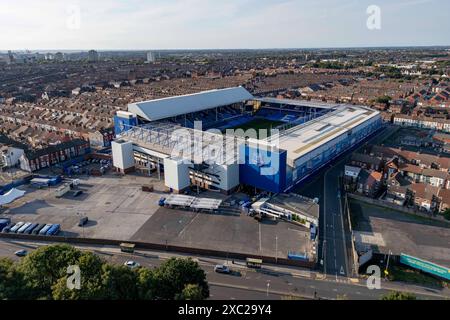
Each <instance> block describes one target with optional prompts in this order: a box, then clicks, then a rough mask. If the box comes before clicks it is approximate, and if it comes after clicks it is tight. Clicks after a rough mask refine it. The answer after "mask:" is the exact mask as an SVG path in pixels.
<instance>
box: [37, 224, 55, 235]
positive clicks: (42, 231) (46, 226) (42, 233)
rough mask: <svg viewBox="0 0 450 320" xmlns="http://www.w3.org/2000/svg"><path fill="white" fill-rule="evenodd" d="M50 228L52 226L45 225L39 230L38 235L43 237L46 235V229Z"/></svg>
mask: <svg viewBox="0 0 450 320" xmlns="http://www.w3.org/2000/svg"><path fill="white" fill-rule="evenodd" d="M51 226H52V225H51V224H46V225H45V226H44V227H43V228H42V229H41V231H39V234H40V235H41V236H43V235H45V234H46V233H47V231H48V229H50V227H51Z"/></svg>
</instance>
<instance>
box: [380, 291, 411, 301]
mask: <svg viewBox="0 0 450 320" xmlns="http://www.w3.org/2000/svg"><path fill="white" fill-rule="evenodd" d="M381 300H416V296H415V295H413V294H412V293H408V292H400V291H392V292H390V293H388V294H386V295H384V296H382V297H381Z"/></svg>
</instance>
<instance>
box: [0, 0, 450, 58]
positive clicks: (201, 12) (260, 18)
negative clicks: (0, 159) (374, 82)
mask: <svg viewBox="0 0 450 320" xmlns="http://www.w3.org/2000/svg"><path fill="white" fill-rule="evenodd" d="M373 6H376V7H373ZM374 8H375V9H374ZM368 9H369V11H368ZM449 12H450V1H448V0H369V1H367V0H309V1H306V0H278V1H277V0H67V1H66V0H0V50H25V49H29V50H37V49H47V50H55V49H61V50H62V49H65V50H78V49H82V50H89V49H96V50H157V49H258V48H330V47H333V48H334V47H378V46H432V45H450V18H449V16H448V13H449ZM368 22H369V25H368Z"/></svg>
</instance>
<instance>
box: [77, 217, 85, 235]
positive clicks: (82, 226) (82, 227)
mask: <svg viewBox="0 0 450 320" xmlns="http://www.w3.org/2000/svg"><path fill="white" fill-rule="evenodd" d="M77 216H79V217H80V221H81V219H83V218H84V216H83V214H82V213H80V212H77ZM81 229H82V230H83V231H82V232H83V238H84V237H85V236H84V223H82V224H81Z"/></svg>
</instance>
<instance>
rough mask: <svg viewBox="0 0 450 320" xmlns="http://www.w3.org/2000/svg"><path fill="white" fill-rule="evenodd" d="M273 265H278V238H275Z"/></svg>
mask: <svg viewBox="0 0 450 320" xmlns="http://www.w3.org/2000/svg"><path fill="white" fill-rule="evenodd" d="M275 263H277V264H278V236H275Z"/></svg>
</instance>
